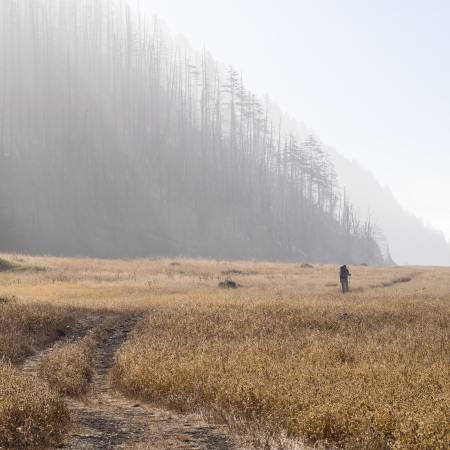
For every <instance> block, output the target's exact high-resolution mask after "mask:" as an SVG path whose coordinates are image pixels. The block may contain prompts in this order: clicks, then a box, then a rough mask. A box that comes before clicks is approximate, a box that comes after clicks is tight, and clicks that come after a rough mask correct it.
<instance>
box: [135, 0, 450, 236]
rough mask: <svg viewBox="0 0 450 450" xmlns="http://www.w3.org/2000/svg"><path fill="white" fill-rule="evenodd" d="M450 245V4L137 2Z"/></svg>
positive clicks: (416, 0)
mask: <svg viewBox="0 0 450 450" xmlns="http://www.w3.org/2000/svg"><path fill="white" fill-rule="evenodd" d="M129 2H130V3H131V4H134V5H137V4H138V3H140V5H141V9H142V11H143V12H145V13H146V14H151V15H154V14H157V15H159V16H160V18H161V19H163V20H164V21H165V22H166V23H167V24H168V25H169V28H170V30H171V32H172V33H173V34H183V35H185V36H186V37H187V38H188V40H189V41H190V42H191V44H192V46H193V47H194V48H198V49H202V48H203V47H204V46H205V47H206V48H207V49H208V50H209V51H210V52H211V53H212V55H213V56H214V57H215V58H216V59H218V60H219V61H221V62H222V63H224V64H231V65H233V66H234V67H235V68H236V69H239V70H241V71H242V72H243V75H244V80H245V82H246V85H247V86H248V88H249V89H251V90H252V91H254V92H255V93H257V94H260V95H263V94H266V93H267V94H269V95H270V97H271V98H272V100H273V101H275V102H276V103H278V105H279V106H280V107H281V108H282V109H283V110H285V111H286V112H288V113H289V114H290V115H292V116H294V117H296V118H297V119H298V120H300V121H304V122H305V124H306V125H307V126H309V127H310V128H312V129H314V130H315V131H316V133H317V134H318V136H319V137H320V138H321V139H322V140H323V141H324V142H325V143H326V144H327V145H330V146H332V147H335V148H336V149H337V150H338V151H339V152H340V153H341V154H343V155H344V156H346V157H348V158H350V159H355V160H357V161H358V162H359V163H360V165H361V166H363V167H366V168H370V169H371V170H372V172H373V173H374V174H375V176H376V177H377V178H378V179H379V180H380V181H381V182H382V183H383V184H388V185H389V186H390V187H391V190H392V191H393V192H394V194H395V196H396V197H397V198H398V199H399V200H400V202H401V203H402V204H403V205H405V206H406V207H407V208H408V209H409V210H411V211H412V212H413V213H415V214H416V215H417V216H419V217H421V218H422V219H423V220H424V221H425V222H426V223H428V224H430V225H433V226H434V227H436V228H439V229H441V230H442V231H444V232H445V234H446V235H447V237H448V238H450V205H449V204H447V203H446V201H447V200H448V199H450V177H449V176H448V174H447V171H448V170H449V167H450V56H449V53H450V26H449V24H450V1H448V0H375V1H374V0H277V1H274V0H220V1H217V0H129Z"/></svg>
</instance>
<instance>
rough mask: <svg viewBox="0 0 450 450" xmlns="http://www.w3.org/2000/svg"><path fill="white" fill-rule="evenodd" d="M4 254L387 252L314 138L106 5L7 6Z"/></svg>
mask: <svg viewBox="0 0 450 450" xmlns="http://www.w3.org/2000/svg"><path fill="white" fill-rule="evenodd" d="M0 249H1V250H4V251H21V252H29V253H51V254H58V255H83V256H102V257H131V256H162V255H167V256H173V255H187V256H205V257H215V258H261V259H280V260H311V261H321V262H338V261H344V262H350V263H361V262H367V263H383V262H384V256H383V252H382V251H381V250H380V246H379V245H378V243H377V239H376V230H375V227H374V225H373V224H372V223H371V222H370V221H362V220H361V219H360V218H359V216H358V214H357V212H356V210H355V208H354V207H353V206H352V205H351V203H350V202H349V201H348V199H347V198H346V196H345V194H344V193H343V192H341V189H340V187H339V185H338V180H337V176H336V173H335V170H334V167H333V164H332V163H331V161H330V158H329V156H328V154H327V152H326V151H325V149H324V147H323V145H322V144H321V142H320V141H319V140H318V139H317V138H316V137H314V136H309V137H307V138H306V139H302V138H301V136H300V134H299V133H298V132H297V130H296V127H295V125H293V124H292V123H291V121H290V120H289V119H287V118H285V117H283V115H282V114H280V113H279V111H278V109H277V107H276V106H275V105H273V104H271V102H270V101H269V100H268V99H263V100H262V99H259V98H257V97H256V96H255V95H254V94H252V93H251V92H250V91H249V90H248V89H247V88H246V86H245V85H244V83H243V81H242V77H241V74H240V73H238V72H237V71H235V70H234V69H233V68H231V67H230V68H223V67H222V66H221V65H220V64H218V63H217V62H216V61H215V60H214V59H213V58H212V57H211V56H210V55H209V54H208V53H207V52H206V51H204V52H201V53H198V52H194V51H192V50H191V49H190V48H189V45H188V44H187V43H186V42H184V41H183V40H181V39H177V40H173V39H172V38H171V37H170V36H169V35H168V33H167V32H166V31H165V29H164V26H163V25H162V24H161V23H160V21H159V20H158V19H154V20H152V21H149V20H144V19H143V18H141V17H132V13H131V12H130V10H129V9H128V8H127V6H126V4H125V3H123V2H121V1H117V2H114V1H107V0H77V1H73V0H59V1H54V2H53V1H48V0H2V1H1V2H0Z"/></svg>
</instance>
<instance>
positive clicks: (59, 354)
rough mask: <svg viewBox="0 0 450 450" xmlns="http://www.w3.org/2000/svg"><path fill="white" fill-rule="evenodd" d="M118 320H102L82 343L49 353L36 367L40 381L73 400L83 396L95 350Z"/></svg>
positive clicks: (72, 344)
mask: <svg viewBox="0 0 450 450" xmlns="http://www.w3.org/2000/svg"><path fill="white" fill-rule="evenodd" d="M122 316H123V314H122V315H121V316H119V317H117V316H113V317H109V318H106V319H105V320H104V321H103V323H101V324H100V325H99V326H97V327H96V328H95V329H94V330H92V332H91V333H89V334H88V335H87V336H86V337H84V338H83V339H80V340H79V341H76V342H73V343H69V344H66V345H63V346H61V347H60V348H58V349H57V350H56V351H54V352H52V353H50V354H49V355H48V356H47V357H46V358H44V359H43V360H42V361H41V363H40V365H39V376H40V378H42V379H44V380H45V381H47V383H48V384H49V385H50V386H52V388H53V389H55V390H57V391H58V392H59V393H60V394H62V395H68V396H70V397H77V396H81V395H83V394H86V392H87V389H88V387H89V383H90V382H91V380H92V376H93V373H94V357H95V352H96V349H97V346H99V345H101V344H102V343H104V342H105V341H106V340H107V339H108V337H109V336H110V335H111V334H112V333H113V332H114V328H115V325H116V324H117V323H119V322H120V321H121V320H123V317H122Z"/></svg>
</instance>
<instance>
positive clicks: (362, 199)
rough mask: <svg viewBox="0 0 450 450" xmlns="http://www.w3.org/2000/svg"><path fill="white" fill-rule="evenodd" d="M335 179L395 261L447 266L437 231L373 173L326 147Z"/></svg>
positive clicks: (449, 249)
mask: <svg viewBox="0 0 450 450" xmlns="http://www.w3.org/2000/svg"><path fill="white" fill-rule="evenodd" d="M329 152H330V155H331V157H332V161H333V163H334V165H335V168H336V171H337V173H338V176H339V179H340V180H342V182H343V184H345V187H346V190H347V194H348V196H349V198H350V199H351V201H352V202H353V204H354V205H355V206H356V207H357V208H358V209H359V210H360V212H361V214H362V216H366V217H367V216H368V215H371V217H372V220H373V221H374V222H375V223H376V224H377V225H378V226H379V227H380V229H381V230H382V232H383V234H384V236H385V239H386V241H387V243H388V245H389V247H390V252H391V256H392V258H393V259H394V261H395V262H396V263H397V264H414V265H442V266H449V265H450V246H449V244H448V242H447V240H446V239H445V236H444V234H443V233H441V232H440V231H437V230H434V229H433V228H430V227H427V226H426V225H425V224H424V223H423V222H422V221H421V220H420V219H419V218H417V217H415V216H414V215H413V214H412V213H410V212H408V211H406V210H405V209H404V208H403V207H402V205H401V204H400V203H399V202H398V201H397V200H396V198H395V197H394V195H393V194H392V192H391V191H390V190H389V188H388V187H382V186H381V185H380V183H379V182H378V181H377V180H376V178H375V176H374V175H373V174H372V173H371V172H370V171H367V170H364V169H362V168H361V167H360V166H359V165H358V164H357V163H355V162H350V161H348V160H347V159H345V158H344V157H342V156H341V155H340V154H339V153H337V152H336V151H334V150H332V149H329Z"/></svg>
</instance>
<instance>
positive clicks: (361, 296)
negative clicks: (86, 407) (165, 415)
mask: <svg viewBox="0 0 450 450" xmlns="http://www.w3.org/2000/svg"><path fill="white" fill-rule="evenodd" d="M5 259H12V258H11V257H10V256H5ZM21 264H23V265H25V266H27V267H45V268H46V269H47V270H46V271H34V270H27V271H20V272H17V271H7V272H2V273H1V274H0V289H1V290H0V296H4V297H6V298H11V297H12V296H16V298H17V300H16V301H14V302H9V301H8V302H5V303H1V302H0V311H1V316H0V321H3V322H2V323H4V324H5V325H6V327H7V328H8V326H9V325H8V324H10V323H11V322H14V323H13V326H12V328H10V329H12V330H13V331H12V332H9V333H8V336H9V337H8V338H6V339H9V340H11V337H12V336H13V334H12V333H13V332H14V330H22V329H23V330H27V329H28V328H27V326H26V325H24V323H27V322H29V321H28V320H25V319H22V316H23V314H22V313H20V314H18V313H15V312H14V311H19V310H20V311H33V314H31V313H30V314H31V315H32V316H33V317H34V315H35V314H37V313H36V311H40V314H41V315H42V314H44V313H43V312H42V311H43V310H46V311H47V310H48V311H52V314H55V315H54V316H52V317H61V318H60V319H58V320H60V322H58V325H57V326H55V323H56V321H54V320H53V321H52V322H51V325H49V328H48V329H49V330H50V329H53V330H55V329H57V328H61V327H64V326H66V321H67V320H68V321H69V322H68V323H71V322H70V321H71V320H73V317H72V312H73V311H75V309H74V308H81V309H80V311H87V310H89V311H90V313H96V312H97V311H101V314H102V315H104V314H105V311H106V310H109V311H112V312H114V313H121V314H123V313H127V312H130V311H133V312H136V311H139V312H140V313H143V314H146V319H145V320H144V321H143V322H142V323H141V324H140V325H139V327H138V330H137V331H138V332H137V333H136V334H135V336H134V338H132V340H131V341H130V342H129V343H128V345H126V346H125V347H124V348H123V349H122V351H121V353H120V358H119V361H118V364H117V365H116V367H115V370H114V375H115V380H116V383H117V385H118V386H119V387H120V388H121V389H122V390H124V391H126V392H127V393H128V394H129V395H132V396H138V397H144V398H147V399H149V400H152V401H153V402H156V403H158V404H164V405H167V406H170V407H172V408H179V409H189V410H190V409H198V410H204V411H209V412H213V413H214V414H215V415H216V417H220V418H222V419H223V420H226V421H228V422H229V423H230V424H231V425H232V426H236V424H240V431H248V430H250V429H252V430H254V429H258V430H264V431H265V433H266V435H267V436H272V437H273V436H277V435H282V434H285V433H287V434H288V435H289V436H291V437H299V438H301V439H303V440H304V441H306V442H308V443H319V442H322V443H326V444H327V445H336V446H340V447H345V448H373V449H378V448H424V449H425V448H430V449H431V448H433V449H435V448H448V444H449V434H448V423H449V421H450V417H449V411H450V408H449V407H450V404H449V390H450V383H449V356H450V351H449V349H450V345H449V322H448V318H449V309H450V308H449V299H450V270H446V269H438V268H435V269H424V268H372V267H352V268H351V270H352V273H353V277H352V286H351V289H352V291H353V292H352V293H350V294H349V295H347V296H343V295H341V294H340V293H339V287H338V283H337V281H338V280H337V279H336V277H337V274H336V272H337V269H336V267H332V266H313V267H311V266H309V265H307V264H305V265H300V264H297V265H296V264H279V265H277V264H268V263H238V262H236V263H227V262H221V263H219V262H209V261H202V260H197V261H193V260H175V261H169V260H136V261H96V260H69V259H55V258H26V257H24V258H23V261H21ZM226 280H233V281H235V282H236V283H237V285H238V288H237V289H223V288H220V287H219V283H220V282H223V281H226ZM69 306H70V307H69ZM15 308H19V309H15ZM59 314H60V315H61V316H59ZM65 314H68V316H67V317H69V318H67V317H66V316H65ZM85 314H87V312H85ZM41 315H39V316H38V317H42V316H41ZM44 316H45V314H44ZM64 317H66V318H64ZM71 317H72V318H71ZM34 320H36V319H34ZM37 322H38V323H39V324H40V325H39V326H36V327H34V328H33V327H29V329H30V330H33V329H34V330H37V329H39V330H42V329H46V328H47V325H45V324H46V323H47V322H46V321H45V320H44V319H42V318H41V321H37ZM31 323H34V321H33V320H32V321H31ZM2 329H3V328H2ZM2 329H0V336H3V335H4V334H3V331H1V330H2ZM20 333H22V332H20ZM20 333H19V334H20ZM33 333H34V337H33V338H30V339H29V341H27V342H28V344H27V351H14V354H17V355H21V356H20V357H14V356H11V355H10V356H8V357H9V358H10V359H11V360H17V361H18V360H20V358H23V356H24V355H26V354H27V353H29V352H30V349H37V348H42V346H43V345H46V343H49V342H50V341H51V339H54V335H52V334H51V333H49V332H47V331H46V332H45V333H42V334H41V332H40V331H39V332H31V333H30V335H33ZM23 334H24V336H27V335H28V334H27V332H26V331H24V332H23ZM5 336H6V334H5ZM39 336H47V337H46V338H45V339H42V340H41V338H39ZM24 339H25V338H24ZM26 339H28V338H26ZM36 343H37V344H36ZM84 344H85V342H84V341H80V342H79V344H78V345H75V346H69V347H62V348H65V351H63V350H61V351H60V352H59V351H58V352H55V353H54V354H53V356H52V359H51V361H50V360H49V361H47V362H46V364H47V366H46V369H45V370H44V369H43V373H46V375H45V376H44V378H47V379H51V380H52V384H55V385H57V384H58V383H61V382H64V381H65V380H66V379H67V378H68V377H67V376H66V375H64V374H65V372H64V371H63V370H61V368H62V367H64V365H65V364H66V363H68V362H69V363H68V364H69V365H72V366H76V367H78V368H80V367H84V368H85V369H86V372H84V371H83V370H80V373H82V374H85V373H88V366H89V365H90V363H89V358H90V357H89V350H86V352H84V350H83V345H84ZM87 347H89V345H87ZM5 348H7V346H5ZM3 351H4V350H3ZM4 370H6V368H5V369H4ZM8 370H11V369H8ZM49 374H51V375H49ZM51 377H53V378H51ZM2 378H4V377H2ZM87 378H88V376H87ZM79 379H86V377H85V375H82V376H80V377H79ZM69 384H70V383H69ZM75 384H76V383H75ZM84 389H85V388H82V389H81V391H80V392H82V391H83V390H84ZM60 390H61V391H64V389H60ZM69 390H70V389H69ZM75 391H76V389H75ZM0 392H1V391H0ZM42 392H43V391H42ZM48 395H56V394H48ZM46 398H49V397H46ZM55 398H57V397H55ZM41 399H42V398H41ZM33 401H36V402H37V401H38V400H35V399H33ZM42 401H43V400H42ZM30 402H31V399H30ZM4 404H5V398H3V397H1V394H0V405H1V407H0V419H2V414H3V412H2V411H4V406H3V405H4ZM1 408H3V409H1ZM30 411H31V410H30ZM42 420H43V423H44V424H45V423H46V420H47V419H45V418H42ZM0 422H1V420H0ZM2 423H3V422H2ZM49 423H51V420H49ZM2 433H3V431H2ZM2 438H3V435H2Z"/></svg>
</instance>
